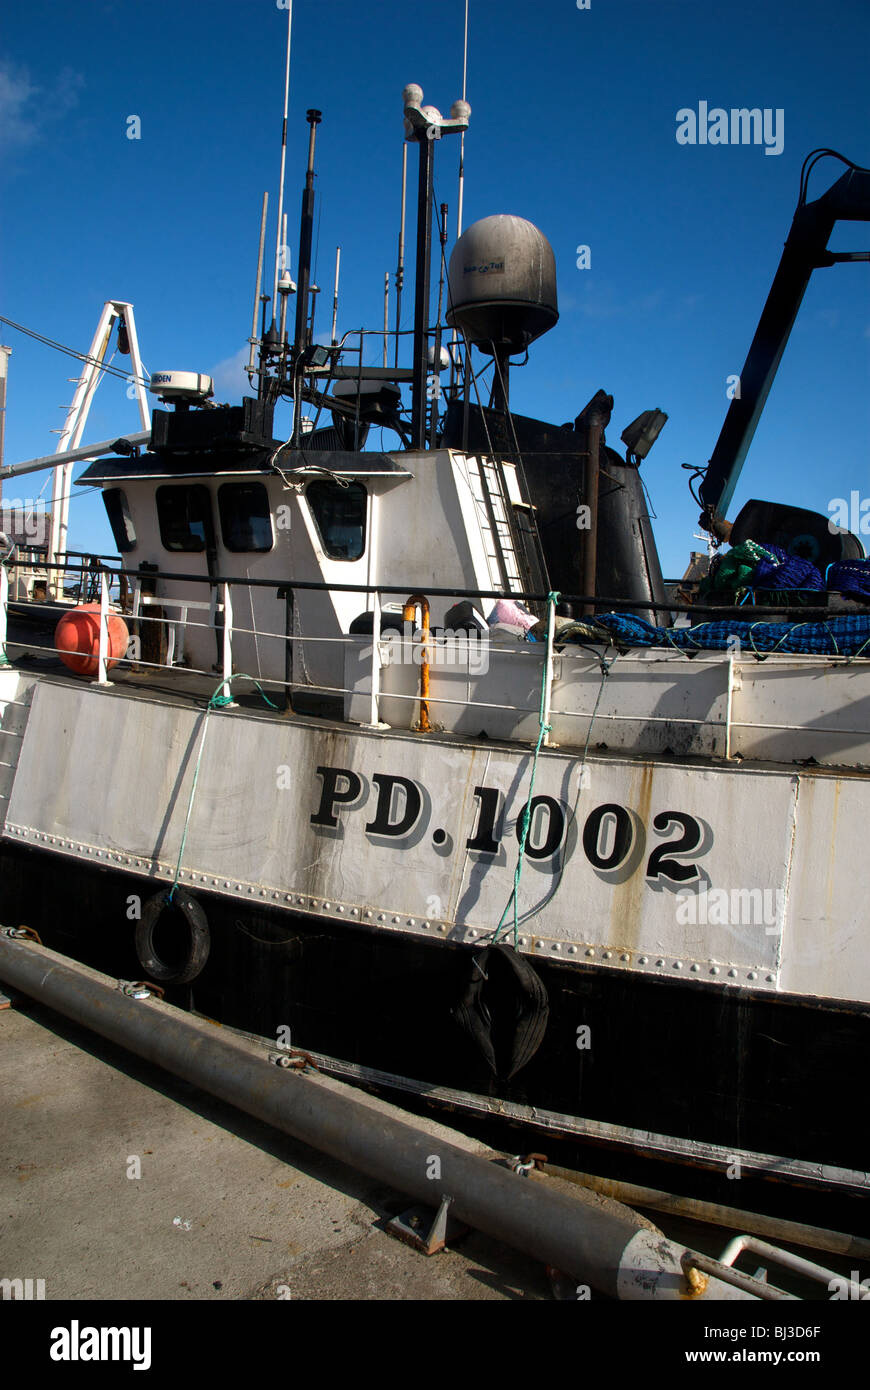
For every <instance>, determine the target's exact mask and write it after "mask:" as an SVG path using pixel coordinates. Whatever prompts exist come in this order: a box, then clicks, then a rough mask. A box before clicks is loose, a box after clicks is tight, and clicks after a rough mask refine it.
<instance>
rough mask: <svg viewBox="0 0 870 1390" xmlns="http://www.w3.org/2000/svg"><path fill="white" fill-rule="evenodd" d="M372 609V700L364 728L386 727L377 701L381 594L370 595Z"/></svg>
mask: <svg viewBox="0 0 870 1390" xmlns="http://www.w3.org/2000/svg"><path fill="white" fill-rule="evenodd" d="M372 602H373V604H374V609H373V611H372V700H371V712H370V714H369V722H368V724H364V725H363V726H362V727H363V728H364V729H387V728H389V725H388V724H383V723H382V722H381V717H380V710H379V709H378V702H379V699H380V694H381V596H380V594H377V593H376V594H374V595H373V596H372Z"/></svg>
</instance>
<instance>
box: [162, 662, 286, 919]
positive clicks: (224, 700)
mask: <svg viewBox="0 0 870 1390" xmlns="http://www.w3.org/2000/svg"><path fill="white" fill-rule="evenodd" d="M233 681H253V682H254V685H255V686H256V687H257V689H258V690H259V692H260V694H261V695H262V697H263V699H264V700H265V702H266V704H267V705H269V706H270V708H271V709H274V710H276V709H277V708H278V706H277V705H275V704H273V703H272V701H271V700H270V699H269V697H268V695H267V694H266V692H265V690H264V689H263V687H262V686H261V685H260V682H259V681H258V680H256V678H255V677H254V676H246V675H245V674H244V673H243V672H240V673H239V674H238V675H233V676H228V677H227V678H226V680H222V681H221V683H220V685H219V686H218V687H217V689H216V690H215V692H214V694H213V695H212V697H211V699H210V700H209V702H208V704H207V705H206V707H205V709H204V710H203V714H202V734H201V735H200V740H199V751H198V753H197V755H196V766H195V767H194V769H193V782H192V783H191V787H190V798H189V800H188V803H187V815H186V816H185V818H184V830H183V831H182V835H181V844H180V845H179V847H178V860H177V863H176V865H175V876H174V878H173V880H172V887H171V888H170V890H169V902H172V899H173V897H174V896H175V890H176V888H177V887H178V879H179V875H180V873H181V861H182V859H183V858H184V850H185V846H186V845H187V832H188V829H189V828H190V816H191V812H192V811H193V798H194V797H195V795H196V784H197V782H198V781H199V765H200V763H201V762H202V750H203V745H204V744H205V733H206V729H207V728H208V716H209V714H210V713H211V711H212V710H213V709H225V708H226V706H227V705H231V704H232V703H233V697H232V695H231V694H229V693H227V694H226V695H221V693H220V692H221V691H222V690H223V688H224V686H226V687H227V691H228V692H229V687H230V685H231V684H232V682H233Z"/></svg>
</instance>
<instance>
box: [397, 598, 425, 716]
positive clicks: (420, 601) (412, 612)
mask: <svg viewBox="0 0 870 1390" xmlns="http://www.w3.org/2000/svg"><path fill="white" fill-rule="evenodd" d="M418 608H419V609H420V630H421V632H422V634H423V641H422V643H421V648H420V651H421V655H420V720H419V723H418V724H417V725H416V729H417V732H418V733H420V734H428V733H429V731H430V725H429V600H428V599H427V598H425V597H424V596H423V594H412V595H411V597H410V598H409V599H408V600H407V601H406V603H405V606H404V608H403V609H402V621H403V622H406V623H408V622H411V623H412V622H413V621H414V618H415V616H416V610H417V609H418ZM412 727H413V726H412Z"/></svg>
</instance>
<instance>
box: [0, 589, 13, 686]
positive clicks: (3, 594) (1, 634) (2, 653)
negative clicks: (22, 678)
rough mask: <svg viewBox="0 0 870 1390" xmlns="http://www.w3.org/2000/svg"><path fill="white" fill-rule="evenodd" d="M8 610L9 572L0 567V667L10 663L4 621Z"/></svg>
mask: <svg viewBox="0 0 870 1390" xmlns="http://www.w3.org/2000/svg"><path fill="white" fill-rule="evenodd" d="M8 609H9V571H8V570H7V568H6V566H5V565H0V666H9V665H10V664H11V663H10V661H9V657H8V656H7V654H6V619H7V613H8Z"/></svg>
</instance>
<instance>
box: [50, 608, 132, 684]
mask: <svg viewBox="0 0 870 1390" xmlns="http://www.w3.org/2000/svg"><path fill="white" fill-rule="evenodd" d="M106 628H107V638H108V641H107V644H106V669H107V670H109V668H110V667H112V666H117V664H118V662H119V660H120V659H121V657H122V656H123V655H124V653H125V652H126V650H127V647H128V646H129V643H130V634H129V632H128V631H127V624H126V623H125V622H124V619H123V618H120V617H119V616H118V614H117V613H111V612H110V613H109V614H108V617H107V619H106ZM54 645H55V647H56V648H57V650H58V653H59V655H60V659H61V661H62V662H63V664H64V665H65V666H68V667H69V669H70V670H71V671H74V672H75V673H76V675H77V676H95V675H96V674H97V667H98V665H99V661H98V658H99V652H100V605H99V604H98V603H80V604H79V605H78V607H76V608H72V609H70V611H69V613H64V615H63V617H62V618H61V620H60V622H59V623H58V625H57V627H56V628H55V630H54Z"/></svg>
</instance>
